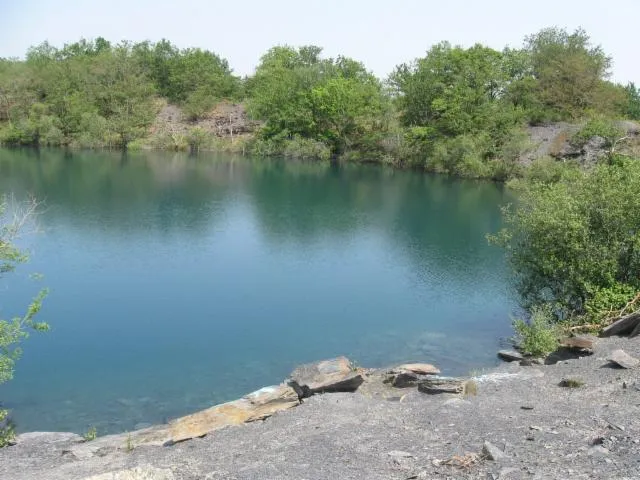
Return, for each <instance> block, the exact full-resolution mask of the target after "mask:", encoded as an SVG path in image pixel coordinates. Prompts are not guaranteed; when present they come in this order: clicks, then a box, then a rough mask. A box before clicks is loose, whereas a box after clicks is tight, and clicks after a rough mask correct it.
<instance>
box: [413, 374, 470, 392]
mask: <svg viewBox="0 0 640 480" xmlns="http://www.w3.org/2000/svg"><path fill="white" fill-rule="evenodd" d="M466 383H467V380H465V379H461V378H449V377H433V378H428V379H426V380H423V381H421V382H420V383H419V384H418V391H419V392H422V393H428V394H437V393H463V392H464V387H465V384H466Z"/></svg>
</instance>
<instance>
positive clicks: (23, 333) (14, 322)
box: [0, 198, 49, 447]
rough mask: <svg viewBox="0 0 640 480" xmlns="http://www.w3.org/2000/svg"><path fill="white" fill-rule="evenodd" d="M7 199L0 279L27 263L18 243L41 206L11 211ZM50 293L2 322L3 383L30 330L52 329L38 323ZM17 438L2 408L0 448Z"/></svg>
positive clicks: (1, 223)
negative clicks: (19, 237)
mask: <svg viewBox="0 0 640 480" xmlns="http://www.w3.org/2000/svg"><path fill="white" fill-rule="evenodd" d="M9 207H10V206H9V205H8V202H7V199H6V198H3V199H2V200H1V201H0V278H2V277H3V276H4V275H6V274H7V273H9V272H12V271H13V270H15V268H16V267H17V265H19V264H20V263H23V262H25V261H26V260H27V255H26V254H25V252H24V251H22V250H20V249H19V248H18V247H17V246H16V245H15V243H14V242H15V240H16V238H17V237H18V235H19V234H20V232H21V231H22V230H23V229H24V227H25V225H27V223H28V222H29V221H30V220H32V217H33V215H34V214H35V212H36V209H37V204H36V203H35V202H31V203H29V204H26V205H25V207H24V208H22V209H17V210H16V208H15V207H14V208H13V211H11V212H9V211H8V208H9ZM46 293H47V292H46V290H43V291H41V292H40V293H39V294H38V295H37V296H36V297H35V298H34V299H33V301H32V302H31V304H30V305H29V306H28V308H27V311H26V312H25V314H24V315H22V316H20V317H15V318H13V319H10V320H4V319H0V384H2V383H4V382H6V381H8V380H11V378H12V377H13V369H14V365H15V362H16V360H17V359H18V358H19V357H20V355H21V353H22V351H21V349H20V343H21V342H22V341H23V340H24V339H25V338H26V337H27V336H28V333H29V331H40V332H41V331H46V330H48V329H49V326H48V325H47V324H46V323H43V322H37V321H36V320H35V318H36V315H37V314H38V312H39V311H40V308H41V306H42V301H43V299H44V297H45V295H46ZM13 437H14V431H13V427H12V425H11V423H10V422H8V420H7V411H6V410H2V409H0V447H4V446H6V445H8V444H10V443H11V442H12V440H13Z"/></svg>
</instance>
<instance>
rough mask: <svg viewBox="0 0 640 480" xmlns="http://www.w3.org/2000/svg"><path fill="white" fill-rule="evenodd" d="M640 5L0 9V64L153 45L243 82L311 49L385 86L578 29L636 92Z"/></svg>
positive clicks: (587, 1) (20, 5) (13, 0)
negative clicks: (57, 51)
mask: <svg viewBox="0 0 640 480" xmlns="http://www.w3.org/2000/svg"><path fill="white" fill-rule="evenodd" d="M639 23H640V0H607V1H606V2H605V1H602V0H530V1H527V2H518V1H517V0H467V1H463V0H446V1H443V0H438V1H432V0H422V1H419V0H384V1H383V0H340V1H338V0H324V1H321V2H320V1H315V0H312V1H301V0H297V1H294V0H266V1H265V0H179V1H177V0H173V1H169V0H108V1H105V0H100V1H94V0H0V57H23V56H24V54H25V52H26V50H27V48H28V47H29V46H30V45H35V44H38V43H40V42H42V41H44V40H48V41H49V42H50V43H52V44H53V45H56V46H62V45H63V44H64V43H70V42H75V41H77V40H78V39H80V38H81V37H84V38H88V39H92V38H95V37H98V36H102V37H104V38H106V39H108V40H111V41H114V42H117V41H120V40H125V39H126V40H132V41H142V40H152V41H157V40H160V39H162V38H166V39H168V40H170V41H171V42H172V43H174V44H175V45H177V46H179V47H181V48H184V47H201V48H205V49H208V50H212V51H214V52H216V53H218V54H219V55H221V56H223V57H225V58H227V60H228V61H229V63H230V65H231V67H232V68H233V69H234V71H235V72H236V73H238V74H240V75H246V74H251V73H252V72H253V70H254V68H255V66H256V65H257V63H258V62H259V59H260V56H261V55H262V54H263V53H264V52H265V51H266V50H268V49H269V48H270V47H272V46H274V45H285V44H286V45H292V46H299V45H309V44H313V45H319V46H322V47H324V53H325V55H326V56H336V55H338V54H342V55H345V56H349V57H352V58H355V59H357V60H359V61H362V62H364V64H365V65H366V66H367V68H368V69H369V70H372V71H373V72H374V73H375V74H376V75H378V76H380V77H385V76H386V75H388V74H389V73H390V72H391V71H392V70H393V68H394V66H395V65H398V64H400V63H403V62H410V61H411V60H413V59H414V58H416V57H420V56H424V54H425V52H426V51H427V50H428V49H429V47H430V46H432V45H433V44H435V43H438V42H440V41H442V40H448V41H450V42H451V43H453V44H456V45H463V46H471V45H473V44H474V43H478V42H479V43H483V44H485V45H488V46H490V47H493V48H496V49H502V48H503V47H504V46H506V45H509V46H511V47H519V46H521V45H522V42H523V39H524V37H525V36H526V35H528V34H531V33H535V32H537V31H539V30H540V29H542V28H545V27H550V26H559V27H563V28H567V29H569V30H571V31H573V30H574V29H576V28H578V27H583V28H584V29H585V30H586V31H587V32H588V33H589V34H590V35H591V38H592V41H593V42H594V43H595V44H599V45H602V47H603V48H604V50H605V52H607V53H608V54H609V55H611V56H612V57H613V60H614V66H613V76H612V79H613V80H615V81H618V82H622V83H627V82H628V81H634V82H635V83H636V84H640V49H639V47H638V40H637V39H638V36H637V28H638V24H639Z"/></svg>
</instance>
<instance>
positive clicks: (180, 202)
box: [0, 150, 516, 435]
mask: <svg viewBox="0 0 640 480" xmlns="http://www.w3.org/2000/svg"><path fill="white" fill-rule="evenodd" d="M0 192H5V193H8V192H13V193H14V195H15V196H16V197H17V198H25V197H26V195H28V194H32V195H35V196H36V197H37V198H38V199H40V200H42V201H43V202H44V206H43V208H42V214H41V216H40V217H39V227H40V228H39V230H40V232H39V233H38V234H36V235H31V236H28V237H26V238H24V239H23V241H22V244H23V246H25V247H27V248H29V249H30V251H31V261H30V263H29V264H27V265H25V266H22V267H20V269H18V270H17V271H16V272H14V273H12V274H10V275H7V276H5V277H4V278H3V279H1V280H0V318H8V317H12V316H15V315H19V314H21V313H22V312H23V309H24V307H25V306H26V304H27V303H28V301H29V299H30V298H31V297H32V296H33V295H35V293H36V292H37V291H38V289H39V288H41V287H42V286H47V287H48V288H49V289H50V294H49V296H48V298H47V299H46V301H45V304H44V307H43V310H42V313H41V317H40V319H41V320H43V321H47V322H49V323H50V325H51V331H50V332H49V333H46V334H32V335H31V337H30V338H29V339H28V340H27V341H26V342H25V343H24V354H23V358H22V359H21V360H20V361H19V362H18V364H17V368H16V375H15V379H14V380H12V381H10V382H9V383H6V384H4V385H2V386H0V399H1V400H2V401H3V403H4V405H5V406H7V407H8V408H11V409H12V410H13V418H14V420H15V422H16V424H17V427H18V430H19V431H30V430H63V431H75V432H84V431H86V430H87V429H88V427H90V426H95V427H96V428H97V431H98V434H100V435H102V434H106V433H111V432H120V431H125V430H132V429H134V428H139V427H142V426H144V425H147V424H150V423H158V422H164V421H166V420H168V419H170V418H174V417H177V416H180V415H184V414H187V413H190V412H193V411H196V410H198V409H202V408H206V407H208V406H211V405H213V404H216V403H220V402H224V401H227V400H231V399H235V398H237V397H239V396H241V395H243V394H245V393H248V392H250V391H253V390H255V389H257V388H259V387H262V386H264V385H269V384H273V383H278V382H280V381H282V380H283V379H284V378H285V377H286V376H287V375H288V373H289V372H290V371H291V370H292V369H293V368H294V367H295V366H296V365H298V364H301V363H304V362H309V361H315V360H320V359H324V358H329V357H333V356H337V355H347V356H348V357H350V358H351V359H353V360H354V361H355V362H357V364H359V365H363V366H367V367H382V366H387V365H390V364H393V363H396V362H406V361H426V362H430V363H434V364H436V365H438V366H439V367H440V368H441V369H442V370H443V373H444V374H452V375H456V374H468V373H469V372H470V371H472V370H478V369H479V368H483V367H490V366H493V365H495V364H496V363H497V361H496V358H495V353H496V350H497V349H498V348H499V347H500V346H501V345H502V344H504V338H505V337H507V336H508V335H510V333H511V330H510V323H511V319H510V315H511V314H512V313H513V312H514V311H516V299H515V295H514V293H513V292H512V287H511V285H510V281H509V276H508V271H507V268H506V265H505V262H504V259H503V253H502V251H501V250H500V249H498V248H495V247H491V246H489V245H488V244H487V241H486V239H485V235H486V234H487V233H488V232H494V231H496V230H497V229H499V228H500V225H501V220H500V212H499V206H500V205H501V204H503V203H505V202H508V201H509V200H510V198H509V196H508V193H506V192H504V190H503V188H502V186H500V185H496V184H493V183H488V182H475V181H460V180H454V179H449V178H446V177H440V176H429V175H424V174H420V173H415V172H409V171H397V170H393V169H390V168H382V167H374V166H364V165H334V164H329V163H307V162H286V161H284V160H267V159H247V158H238V157H232V156H224V155H199V156H198V157H190V156H188V155H186V154H174V153H155V152H153V153H130V154H128V155H123V154H120V153H86V152H77V153H68V152H64V151H62V150H41V151H40V152H37V151H34V150H0ZM33 272H38V273H41V274H43V275H44V278H43V279H42V280H39V281H35V280H33V279H32V278H31V277H30V274H31V273H33Z"/></svg>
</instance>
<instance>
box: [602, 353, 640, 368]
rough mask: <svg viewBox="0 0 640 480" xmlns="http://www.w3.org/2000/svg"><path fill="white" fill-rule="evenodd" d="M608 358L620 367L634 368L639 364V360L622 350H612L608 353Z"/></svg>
mask: <svg viewBox="0 0 640 480" xmlns="http://www.w3.org/2000/svg"><path fill="white" fill-rule="evenodd" d="M608 360H609V361H610V362H613V363H615V364H616V365H618V366H620V367H622V368H635V367H637V366H638V365H639V364H640V360H638V359H637V358H634V357H632V356H631V355H629V354H628V353H626V352H625V351H624V350H614V351H613V352H611V355H609V358H608Z"/></svg>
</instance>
